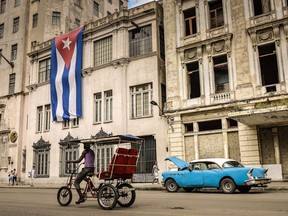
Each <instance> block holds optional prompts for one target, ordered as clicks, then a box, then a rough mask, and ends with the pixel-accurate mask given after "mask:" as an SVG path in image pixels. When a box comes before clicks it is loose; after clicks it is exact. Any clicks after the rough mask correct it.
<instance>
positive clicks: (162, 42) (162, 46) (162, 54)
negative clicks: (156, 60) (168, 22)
mask: <svg viewBox="0 0 288 216" xmlns="http://www.w3.org/2000/svg"><path fill="white" fill-rule="evenodd" d="M159 35H160V57H161V58H162V59H163V60H165V40H164V28H163V26H159Z"/></svg>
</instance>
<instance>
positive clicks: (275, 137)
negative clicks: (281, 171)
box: [272, 128, 281, 164]
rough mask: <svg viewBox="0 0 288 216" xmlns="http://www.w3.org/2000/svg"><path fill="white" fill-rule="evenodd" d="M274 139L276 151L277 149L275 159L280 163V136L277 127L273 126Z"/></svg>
mask: <svg viewBox="0 0 288 216" xmlns="http://www.w3.org/2000/svg"><path fill="white" fill-rule="evenodd" d="M272 134H273V141H274V151H275V161H276V164H280V157H281V156H280V149H279V138H278V130H277V128H272Z"/></svg>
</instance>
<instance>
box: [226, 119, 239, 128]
mask: <svg viewBox="0 0 288 216" xmlns="http://www.w3.org/2000/svg"><path fill="white" fill-rule="evenodd" d="M227 125H228V128H231V127H238V122H237V121H236V120H234V119H227Z"/></svg>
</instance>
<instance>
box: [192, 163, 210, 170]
mask: <svg viewBox="0 0 288 216" xmlns="http://www.w3.org/2000/svg"><path fill="white" fill-rule="evenodd" d="M191 168H192V170H206V169H207V165H206V164H205V163H193V164H191Z"/></svg>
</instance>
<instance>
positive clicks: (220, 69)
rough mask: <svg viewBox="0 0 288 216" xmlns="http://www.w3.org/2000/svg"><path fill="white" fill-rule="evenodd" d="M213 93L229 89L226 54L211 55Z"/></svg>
mask: <svg viewBox="0 0 288 216" xmlns="http://www.w3.org/2000/svg"><path fill="white" fill-rule="evenodd" d="M213 63H214V77H215V93H221V92H227V91H229V75H228V63H227V55H226V54H225V55H221V56H216V57H213Z"/></svg>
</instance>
